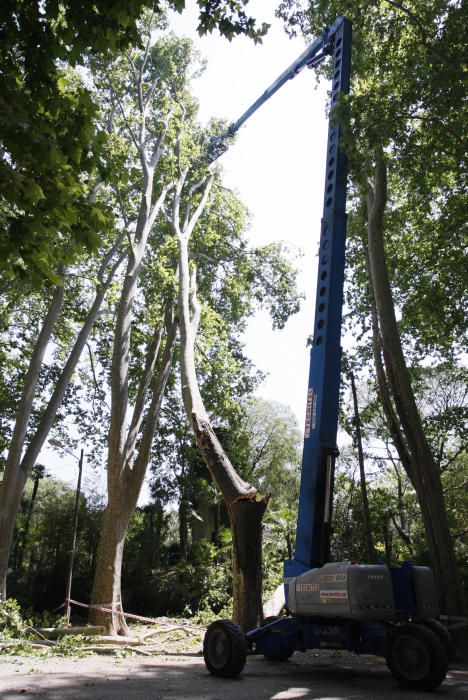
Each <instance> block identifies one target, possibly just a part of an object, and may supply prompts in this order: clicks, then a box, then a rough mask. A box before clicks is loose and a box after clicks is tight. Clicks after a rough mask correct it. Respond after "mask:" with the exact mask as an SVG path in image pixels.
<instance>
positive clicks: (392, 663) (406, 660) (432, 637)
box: [386, 623, 447, 690]
mask: <svg viewBox="0 0 468 700" xmlns="http://www.w3.org/2000/svg"><path fill="white" fill-rule="evenodd" d="M386 658H387V665H388V667H389V669H390V671H391V672H392V674H393V676H394V677H395V678H396V679H397V681H398V682H399V683H400V685H402V686H403V687H405V688H409V689H411V690H434V688H437V687H438V686H439V685H440V684H441V683H442V681H443V680H444V678H445V676H446V674H447V655H446V653H445V649H444V645H443V644H442V642H441V640H440V639H439V637H438V636H437V635H436V634H435V633H434V632H433V631H432V630H431V629H429V628H428V627H426V626H424V625H422V624H416V623H407V624H404V625H399V626H398V627H394V628H393V629H392V630H391V631H390V632H389V634H388V637H387V653H386Z"/></svg>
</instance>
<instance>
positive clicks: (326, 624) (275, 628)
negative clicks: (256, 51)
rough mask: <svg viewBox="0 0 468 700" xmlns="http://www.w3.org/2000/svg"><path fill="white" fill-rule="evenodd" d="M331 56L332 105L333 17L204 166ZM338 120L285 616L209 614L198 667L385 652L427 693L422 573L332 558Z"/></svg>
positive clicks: (429, 613) (435, 675)
mask: <svg viewBox="0 0 468 700" xmlns="http://www.w3.org/2000/svg"><path fill="white" fill-rule="evenodd" d="M327 56H331V57H332V61H333V64H332V65H333V71H332V91H331V106H332V108H333V107H334V106H335V105H336V103H337V100H338V98H339V95H340V94H347V93H348V92H349V84H350V65H351V23H350V22H349V21H348V20H347V19H345V18H343V17H340V18H338V19H337V20H336V22H335V23H334V24H333V25H332V26H331V27H330V28H329V29H326V30H325V32H324V33H323V34H322V36H321V37H320V38H319V39H317V40H316V41H314V42H313V44H311V46H310V47H309V48H308V49H306V51H304V53H303V54H301V56H299V58H298V59H297V60H296V61H295V62H294V63H293V64H292V65H291V66H290V67H289V68H288V69H287V70H285V71H284V73H282V74H281V75H280V76H279V78H277V80H275V82H274V83H272V85H270V87H269V88H268V89H267V90H266V91H265V92H264V93H263V94H262V95H261V96H260V97H259V98H258V100H256V101H255V102H254V103H253V104H252V105H251V107H249V109H247V110H246V112H244V114H242V116H241V117H240V118H239V119H238V120H237V121H236V122H234V123H233V124H231V125H230V126H229V127H228V129H227V131H226V132H225V133H224V134H222V135H221V136H219V137H218V138H216V139H214V140H213V141H212V142H211V144H210V146H209V153H208V159H209V161H210V162H213V161H214V160H216V159H217V158H219V156H220V155H222V154H223V153H224V152H225V151H226V150H227V148H228V142H229V138H230V137H232V136H233V135H234V134H235V133H236V131H237V130H238V129H239V128H240V127H241V126H242V124H244V123H245V122H246V121H247V119H248V118H249V117H250V116H251V115H252V114H253V113H254V112H255V111H256V110H257V109H258V108H259V107H260V106H261V105H263V104H264V103H265V102H266V101H267V100H268V99H270V97H271V96H272V95H274V94H275V92H277V91H278V90H279V89H280V88H281V87H282V85H284V84H285V83H286V82H287V81H288V80H291V79H292V78H294V77H295V76H296V75H297V74H298V73H299V72H300V71H301V70H302V69H303V68H305V67H306V66H308V67H314V66H316V65H318V64H319V63H320V62H321V61H323V60H324V59H325V58H326V57H327ZM340 141H341V125H340V124H339V123H337V122H335V121H332V122H330V123H329V127H328V141H327V154H326V166H325V188H324V200H323V215H322V221H321V231H320V248H319V261H318V273H317V292H316V303H315V320H314V334H313V339H312V344H311V345H312V347H311V354H310V372H309V382H308V389H307V408H306V420H305V431H304V450H303V457H302V474H301V488H300V496H299V512H298V521H297V530H296V549H295V553H294V557H293V559H291V560H288V561H286V562H285V564H284V582H285V602H286V608H287V610H288V612H289V613H290V616H288V617H279V618H274V619H273V620H267V621H265V623H264V624H263V625H262V626H261V627H258V628H256V629H254V630H250V631H249V632H247V633H246V634H244V632H243V630H242V629H241V628H240V627H239V625H237V624H236V623H235V622H233V621H231V620H219V621H217V622H214V623H213V624H212V625H210V627H209V628H208V630H207V633H206V635H205V640H204V645H203V649H204V657H205V663H206V665H207V667H208V669H209V670H210V671H211V673H213V674H215V675H218V676H225V677H233V676H236V675H237V674H238V673H240V671H241V670H242V668H243V667H244V664H245V661H246V655H247V653H250V654H253V653H255V654H263V655H264V656H265V657H267V658H269V659H275V660H278V661H284V660H286V659H287V658H289V656H291V654H293V653H294V652H295V651H305V650H306V649H323V648H332V649H347V650H349V651H355V652H357V653H367V654H376V655H379V656H385V657H386V659H387V664H388V666H389V668H390V670H391V672H392V673H393V675H394V676H395V677H396V678H397V680H398V681H399V682H400V683H401V684H402V685H404V686H405V687H408V688H412V689H418V690H432V689H434V688H436V687H437V686H438V685H440V683H442V681H443V680H444V678H445V675H446V672H447V663H448V656H449V654H450V638H449V635H448V632H447V630H446V628H445V627H444V626H443V625H441V623H440V622H439V621H438V619H437V618H438V616H439V611H438V603H437V595H436V590H435V585H434V578H433V575H432V572H431V570H430V569H428V568H427V567H421V566H412V565H411V564H404V565H403V566H402V567H399V568H390V567H387V566H385V565H383V564H364V565H362V564H361V565H358V564H351V563H349V562H334V563H330V562H329V561H328V560H329V556H330V534H331V520H332V504H333V480H334V468H335V458H336V456H337V454H338V450H337V446H336V435H337V429H338V408H339V388H340V374H341V346H340V336H341V320H342V306H343V280H344V270H345V240H346V178H347V160H346V155H345V153H344V152H343V150H342V149H341V148H340Z"/></svg>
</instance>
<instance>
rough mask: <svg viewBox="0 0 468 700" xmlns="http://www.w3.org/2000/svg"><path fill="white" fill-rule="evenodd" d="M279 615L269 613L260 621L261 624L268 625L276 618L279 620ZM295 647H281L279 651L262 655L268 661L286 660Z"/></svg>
mask: <svg viewBox="0 0 468 700" xmlns="http://www.w3.org/2000/svg"><path fill="white" fill-rule="evenodd" d="M279 619H280V616H279V615H270V616H269V617H266V618H265V619H264V620H263V622H262V627H263V625H269V624H270V622H276V620H279ZM295 651H296V650H295V649H283V650H282V651H281V652H278V653H277V654H264V655H263V656H264V657H265V659H267V660H268V661H287V660H288V659H289V658H290V657H291V656H292V655H293V654H294V652H295Z"/></svg>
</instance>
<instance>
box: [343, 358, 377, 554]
mask: <svg viewBox="0 0 468 700" xmlns="http://www.w3.org/2000/svg"><path fill="white" fill-rule="evenodd" d="M349 377H350V379H351V393H352V395H353V406H354V430H355V436H356V445H357V450H358V460H359V476H360V486H361V501H362V520H363V525H364V536H365V540H366V554H367V561H368V562H369V563H372V562H373V561H375V550H374V542H373V539H372V527H371V519H370V514H369V499H368V498H367V484H366V470H365V465H364V451H363V449H362V434H361V415H360V413H359V404H358V399H357V391H356V383H355V381H354V373H353V372H352V371H351V372H350V373H349Z"/></svg>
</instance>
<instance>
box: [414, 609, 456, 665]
mask: <svg viewBox="0 0 468 700" xmlns="http://www.w3.org/2000/svg"><path fill="white" fill-rule="evenodd" d="M421 624H422V625H424V626H425V627H428V628H429V629H430V630H432V631H433V632H434V633H435V634H436V635H437V636H438V637H439V639H440V641H441V642H442V644H443V646H444V649H445V653H446V655H447V660H448V661H453V657H454V651H453V646H452V638H451V636H450V632H449V631H448V629H447V628H446V626H445V625H443V624H442V622H439V620H436V619H435V618H430V619H429V620H423V621H422V622H421Z"/></svg>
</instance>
